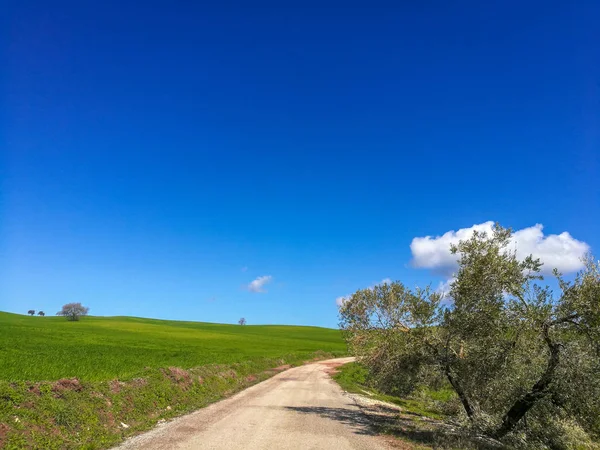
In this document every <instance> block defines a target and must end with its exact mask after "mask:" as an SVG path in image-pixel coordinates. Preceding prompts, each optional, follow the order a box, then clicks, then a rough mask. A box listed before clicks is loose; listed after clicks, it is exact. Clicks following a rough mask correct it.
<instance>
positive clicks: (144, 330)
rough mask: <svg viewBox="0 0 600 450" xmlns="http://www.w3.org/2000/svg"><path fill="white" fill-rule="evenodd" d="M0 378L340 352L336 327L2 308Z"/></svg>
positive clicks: (121, 373) (131, 371)
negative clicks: (75, 315)
mask: <svg viewBox="0 0 600 450" xmlns="http://www.w3.org/2000/svg"><path fill="white" fill-rule="evenodd" d="M0 343H1V345H0V361H2V364H0V380H8V381H20V380H27V381H41V380H57V379H59V378H66V377H77V378H79V379H80V380H96V381H98V380H108V379H113V378H119V379H127V378H131V377H134V376H136V375H137V374H139V373H140V372H141V371H142V370H144V369H145V368H148V367H149V368H159V367H169V366H176V367H182V368H191V367H197V366H202V365H206V364H233V363H241V362H244V361H248V360H252V359H256V358H279V357H283V356H287V355H294V357H297V358H302V357H303V356H306V357H308V355H310V354H312V353H314V352H315V351H318V350H320V351H325V352H328V353H332V354H343V353H345V350H346V348H345V344H344V343H343V341H342V339H341V336H340V332H339V331H338V330H332V329H327V328H317V327H296V326H277V325H268V326H252V325H246V326H240V325H222V324H212V323H201V322H179V321H166V320H154V319H140V318H134V317H85V318H83V319H82V320H81V321H79V322H68V321H67V320H65V319H64V318H63V317H29V316H21V315H17V314H9V313H4V312H0Z"/></svg>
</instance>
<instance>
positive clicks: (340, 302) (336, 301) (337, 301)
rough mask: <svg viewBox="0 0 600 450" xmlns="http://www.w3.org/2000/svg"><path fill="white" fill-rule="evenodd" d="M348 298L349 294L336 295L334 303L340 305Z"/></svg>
mask: <svg viewBox="0 0 600 450" xmlns="http://www.w3.org/2000/svg"><path fill="white" fill-rule="evenodd" d="M348 300H350V295H346V296H344V297H338V298H336V299H335V304H336V305H338V307H339V306H342V305H343V304H344V303H346V302H347V301H348Z"/></svg>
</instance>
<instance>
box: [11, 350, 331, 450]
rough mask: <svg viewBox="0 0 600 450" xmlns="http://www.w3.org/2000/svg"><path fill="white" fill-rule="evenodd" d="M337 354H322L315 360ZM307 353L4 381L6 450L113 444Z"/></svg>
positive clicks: (227, 393) (265, 375) (235, 389)
mask: <svg viewBox="0 0 600 450" xmlns="http://www.w3.org/2000/svg"><path fill="white" fill-rule="evenodd" d="M332 356H333V355H331V354H327V353H324V352H317V353H313V354H312V355H311V360H312V359H324V358H329V357H332ZM304 358H306V356H305V355H304V354H302V356H298V355H295V354H290V355H287V356H283V357H281V358H276V359H273V358H261V359H253V360H248V361H245V362H242V363H234V364H210V365H204V366H200V367H195V368H191V369H187V370H185V369H181V368H178V367H167V368H160V369H157V368H148V369H146V370H143V371H142V372H141V373H139V374H138V376H137V377H135V378H132V379H129V380H125V381H123V380H118V379H113V380H110V381H80V380H78V379H77V378H63V379H60V380H57V381H40V382H31V381H19V382H8V381H0V448H3V449H7V450H8V449H10V450H16V449H23V448H32V449H33V448H35V449H48V450H52V449H57V450H58V449H104V448H109V447H111V446H113V445H116V444H118V443H119V442H121V441H122V440H123V439H125V438H126V437H128V436H132V435H135V434H138V433H140V432H143V431H146V430H148V429H150V428H152V427H153V426H155V425H157V424H160V423H162V422H163V421H165V420H167V419H170V418H174V417H176V416H180V415H182V414H186V413H189V412H192V411H194V410H196V409H198V408H201V407H204V406H207V405H208V404H210V403H212V402H215V401H217V400H220V399H222V398H225V397H228V396H230V395H232V394H234V393H235V392H238V391H240V390H242V389H244V388H246V387H248V386H251V385H253V384H256V383H258V382H260V381H262V380H265V379H267V378H269V377H270V376H272V375H274V374H276V373H278V372H280V371H281V370H284V368H287V367H289V366H287V365H292V366H294V365H299V364H302V363H303V362H306V361H305V359H304ZM283 365H286V366H284V367H282V366H283Z"/></svg>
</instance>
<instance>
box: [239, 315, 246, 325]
mask: <svg viewBox="0 0 600 450" xmlns="http://www.w3.org/2000/svg"><path fill="white" fill-rule="evenodd" d="M238 323H239V324H240V325H246V319H244V318H243V317H242V318H241V319H240V320H238Z"/></svg>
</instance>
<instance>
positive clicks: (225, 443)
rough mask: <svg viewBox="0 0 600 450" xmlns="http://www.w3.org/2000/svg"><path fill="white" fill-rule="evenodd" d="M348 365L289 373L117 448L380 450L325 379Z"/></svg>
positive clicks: (314, 366)
mask: <svg viewBox="0 0 600 450" xmlns="http://www.w3.org/2000/svg"><path fill="white" fill-rule="evenodd" d="M351 360H352V358H340V359H331V360H327V361H321V362H317V363H313V364H308V365H305V366H301V367H296V368H293V369H289V370H287V371H285V372H282V373H280V374H278V375H275V376H274V377H272V378H270V379H268V380H266V381H264V382H262V383H259V384H257V385H255V386H252V387H251V388H249V389H246V390H245V391H242V392H240V393H239V394H237V395H235V396H233V397H231V398H229V399H226V400H223V401H221V402H219V403H215V404H213V405H211V406H208V407H207V408H204V409H201V410H199V411H197V412H195V413H192V414H190V415H187V416H184V417H181V418H179V419H175V420H174V421H172V422H169V423H166V424H164V425H161V426H159V427H157V428H155V429H154V430H152V431H150V432H148V433H145V434H142V435H140V436H137V437H135V438H132V439H130V440H128V441H126V442H125V443H124V444H122V445H121V446H120V447H118V448H119V449H121V450H131V449H144V450H158V449H231V450H236V449H245V450H248V449H269V450H270V449H274V450H286V449H336V450H338V449H339V450H344V449H374V450H376V449H384V448H386V447H385V446H384V444H383V441H381V440H379V439H378V438H377V437H376V436H374V435H373V433H372V432H371V430H370V429H369V427H368V426H367V424H366V423H365V418H364V416H363V415H362V413H361V412H360V410H359V409H358V407H357V406H356V405H355V404H354V402H353V401H352V400H351V399H350V398H349V397H348V396H346V395H344V393H343V391H342V390H341V389H340V387H339V386H338V385H337V383H335V382H334V381H333V380H331V378H330V377H329V375H328V372H329V371H331V370H332V368H333V367H335V366H337V365H340V364H343V363H346V362H349V361H351Z"/></svg>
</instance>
